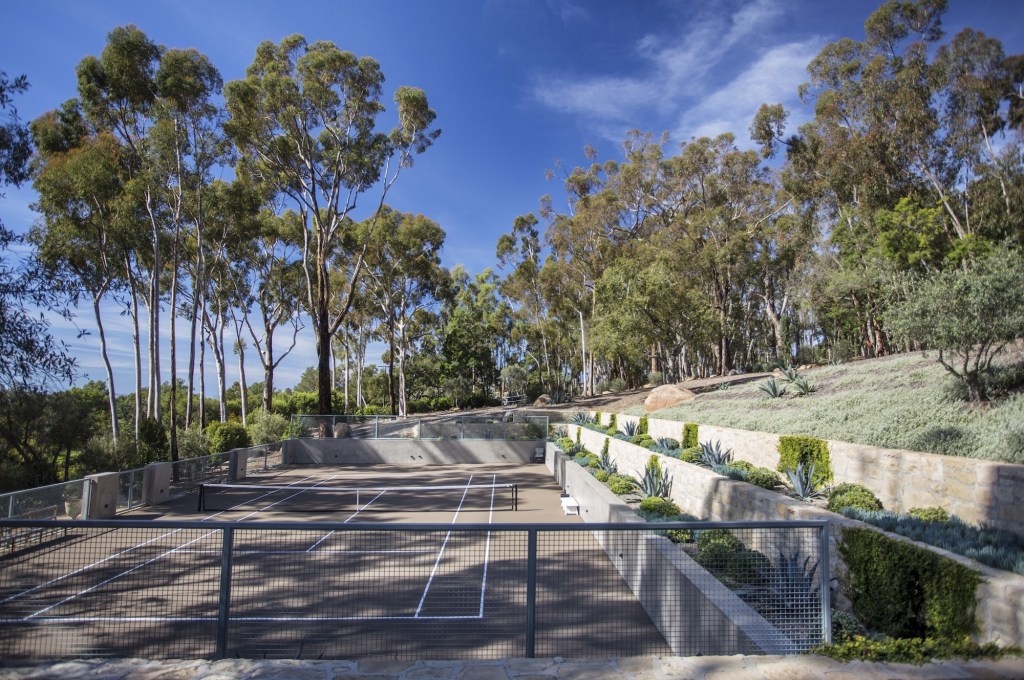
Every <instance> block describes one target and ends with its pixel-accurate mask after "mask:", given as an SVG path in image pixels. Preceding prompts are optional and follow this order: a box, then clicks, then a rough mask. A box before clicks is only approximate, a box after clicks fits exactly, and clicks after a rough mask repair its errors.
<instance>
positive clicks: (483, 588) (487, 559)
mask: <svg viewBox="0 0 1024 680" xmlns="http://www.w3.org/2000/svg"><path fill="white" fill-rule="evenodd" d="M491 483H492V484H497V483H498V475H494V476H493V477H492V478H491ZM494 492H495V488H494V487H493V486H492V487H491V509H490V512H489V513H488V514H487V526H490V525H491V524H493V523H494ZM490 565H491V530H490V529H488V530H487V541H486V543H485V548H484V576H483V580H482V581H481V582H480V618H481V619H482V618H483V617H484V596H485V595H486V594H487V568H488V567H489V566H490Z"/></svg>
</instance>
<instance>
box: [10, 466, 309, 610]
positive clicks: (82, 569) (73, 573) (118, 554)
mask: <svg viewBox="0 0 1024 680" xmlns="http://www.w3.org/2000/svg"><path fill="white" fill-rule="evenodd" d="M313 477H314V475H309V476H307V477H303V478H302V479H298V480H296V481H294V482H292V483H291V484H289V485H288V486H294V485H296V484H300V483H302V482H304V481H306V480H307V479H312V478H313ZM271 493H272V492H270V493H266V494H264V495H262V496H259V497H258V498H257V499H256V500H259V499H260V498H265V497H267V496H269V495H270V494H271ZM234 507H237V506H234ZM231 510H232V508H228V509H227V510H221V511H220V512H217V513H214V514H212V515H210V516H209V517H204V518H203V519H201V520H199V521H200V522H205V521H207V520H211V519H213V518H214V517H217V516H218V515H223V514H224V513H226V512H231ZM247 516H248V515H247ZM181 531H184V529H174V530H173V531H168V532H167V533H164V534H160V535H159V536H154V537H153V538H151V539H149V540H148V541H143V542H142V543H137V544H135V545H133V546H131V547H128V548H125V549H124V550H121V551H118V552H116V553H114V554H113V555H107V556H106V557H104V558H103V559H101V560H96V561H95V562H92V563H91V564H87V565H85V566H84V567H79V568H78V569H75V570H74V571H71V572H68V573H67V574H64V575H63V576H58V577H57V578H54V579H50V580H49V581H47V582H46V583H40V584H39V585H37V586H33V587H32V588H29V589H28V590H23V591H21V592H20V593H15V594H14V595H11V596H9V597H6V598H4V599H3V600H0V604H7V603H8V602H10V601H11V600H16V599H18V598H19V597H21V596H23V595H28V594H29V593H34V592H35V591H37V590H39V589H41V588H46V587H47V586H51V585H53V584H55V583H59V582H61V581H63V580H64V579H68V578H71V577H72V576H77V575H78V574H81V573H82V572H85V571H88V570H90V569H92V568H93V567H98V566H99V565H101V564H104V563H105V562H109V561H110V560H113V559H116V558H118V557H121V556H122V555H127V554H128V553H130V552H131V551H133V550H138V549H139V548H143V547H145V546H147V545H149V544H150V543H154V542H156V541H159V540H161V539H163V538H167V537H168V536H173V535H174V534H176V533H179V532H181ZM207 535H209V534H207ZM179 547H180V546H179Z"/></svg>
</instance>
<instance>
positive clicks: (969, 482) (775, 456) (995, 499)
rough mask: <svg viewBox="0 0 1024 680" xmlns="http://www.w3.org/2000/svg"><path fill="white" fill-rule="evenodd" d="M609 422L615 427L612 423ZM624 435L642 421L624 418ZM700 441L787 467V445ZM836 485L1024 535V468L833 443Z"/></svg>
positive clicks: (660, 429) (705, 428)
mask: <svg viewBox="0 0 1024 680" xmlns="http://www.w3.org/2000/svg"><path fill="white" fill-rule="evenodd" d="M602 419H603V420H604V422H605V423H607V422H608V419H609V415H608V414H603V415H602ZM617 419H618V420H617V422H618V425H619V428H620V429H621V427H622V424H623V423H624V422H627V421H637V420H639V417H638V416H627V415H618V416H617ZM682 431H683V423H681V422H678V421H674V420H659V419H656V418H650V419H648V432H649V433H650V435H651V436H652V437H655V438H657V437H672V438H673V439H680V438H681V437H682ZM698 437H699V439H700V441H702V442H706V441H720V442H722V446H723V447H727V448H731V449H732V450H733V452H734V454H735V457H736V458H737V459H739V460H745V461H749V462H750V463H753V464H754V465H757V466H759V467H766V468H771V469H772V470H774V469H775V467H776V466H777V465H778V464H779V449H778V445H779V437H780V435H777V434H771V433H769V432H752V431H750V430H738V429H735V428H729V427H716V426H714V425H700V426H699V429H698ZM828 448H829V454H830V456H831V458H832V471H833V473H834V475H835V480H836V482H855V483H857V484H863V485H864V486H866V487H868V488H869V489H871V490H872V491H873V492H874V493H875V495H876V496H878V499H879V500H880V501H882V505H883V506H885V508H886V509H887V510H892V511H894V512H908V511H909V510H910V509H911V508H922V507H929V506H938V507H942V508H945V509H946V510H948V511H949V512H950V513H951V514H954V515H956V516H957V517H960V518H961V519H964V520H966V521H968V522H973V523H976V524H985V525H987V526H991V527H996V528H999V529H1006V530H1007V531H1012V532H1014V533H1017V534H1021V535H1024V465H1014V464H1012V463H998V462H994V461H988V460H978V459H975V458H958V457H954V456H942V455H939V454H936V453H923V452H920V451H904V450H901V449H885V448H881V447H877V446H868V445H865V444H851V443H849V442H841V441H833V440H828Z"/></svg>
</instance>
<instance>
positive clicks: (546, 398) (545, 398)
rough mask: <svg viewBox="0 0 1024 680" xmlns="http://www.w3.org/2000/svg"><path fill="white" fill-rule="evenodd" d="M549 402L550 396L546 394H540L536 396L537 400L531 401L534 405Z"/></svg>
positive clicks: (545, 404)
mask: <svg viewBox="0 0 1024 680" xmlns="http://www.w3.org/2000/svg"><path fill="white" fill-rule="evenodd" d="M549 404H551V397H550V395H547V394H542V395H540V396H539V397H537V401H535V402H533V405H534V406H548V405H549Z"/></svg>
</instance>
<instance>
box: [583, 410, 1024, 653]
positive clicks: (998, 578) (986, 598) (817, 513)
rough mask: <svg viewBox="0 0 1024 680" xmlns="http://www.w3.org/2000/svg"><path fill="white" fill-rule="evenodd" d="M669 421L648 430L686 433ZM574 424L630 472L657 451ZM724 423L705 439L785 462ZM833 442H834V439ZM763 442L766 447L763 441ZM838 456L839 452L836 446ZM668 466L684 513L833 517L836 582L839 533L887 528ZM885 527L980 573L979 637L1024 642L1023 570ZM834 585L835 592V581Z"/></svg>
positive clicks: (720, 517) (731, 517)
mask: <svg viewBox="0 0 1024 680" xmlns="http://www.w3.org/2000/svg"><path fill="white" fill-rule="evenodd" d="M619 418H620V419H621V420H619V421H618V422H619V424H620V426H621V423H622V422H623V421H624V420H628V419H629V418H630V416H619ZM666 423H670V421H662V420H657V421H656V420H650V421H649V425H648V427H649V430H648V431H649V433H650V434H651V435H652V436H654V437H660V436H665V437H673V438H675V439H678V438H679V437H680V435H681V430H682V423H676V422H671V426H672V430H671V431H668V430H667V428H666V426H665V424H666ZM663 428H665V429H663ZM567 429H568V431H569V436H570V437H571V438H573V439H575V437H576V431H577V430H579V436H580V441H581V442H582V443H583V445H584V446H586V447H587V449H588V450H590V451H594V452H598V451H601V448H602V446H603V445H604V441H605V440H606V439H608V440H609V445H608V453H609V455H610V456H611V457H612V459H613V460H614V461H615V463H616V464H617V465H618V467H619V470H620V472H622V473H623V474H633V475H637V473H641V474H642V470H643V469H644V466H645V465H646V463H647V460H648V458H650V456H651V455H652V454H651V452H650V451H648V450H647V449H645V448H642V447H639V446H635V445H633V444H630V443H629V442H627V441H623V440H621V439H615V438H610V437H608V436H607V435H605V434H603V433H601V432H595V431H594V430H590V429H587V428H579V427H578V426H575V425H569V426H568V427H567ZM723 430H724V428H707V427H706V426H704V425H702V426H701V427H700V439H701V441H707V440H708V439H711V440H714V439H721V441H722V444H723V446H729V447H732V448H734V449H736V450H737V453H739V454H740V455H739V457H740V458H742V459H744V460H749V461H750V462H751V463H754V464H755V465H761V466H764V467H772V468H774V467H775V465H776V463H777V462H778V453H777V451H776V453H775V459H774V461H772V462H770V463H769V461H768V460H767V459H766V458H765V459H758V458H755V457H752V456H745V455H743V451H745V450H748V447H750V442H749V441H748V440H746V439H743V438H742V437H738V438H736V439H732V440H727V439H726V438H725V437H719V436H716V434H720V433H722V431H723ZM730 432H736V433H740V434H741V435H743V434H746V435H756V434H757V433H749V432H744V431H743V430H732V431H730ZM766 436H769V437H775V441H776V442H777V435H766ZM829 444H830V448H831V442H830V443H829ZM761 447H762V448H763V447H764V444H763V443H762V444H761ZM773 450H774V449H773ZM834 460H835V454H834V453H833V461H834ZM976 462H981V461H976ZM573 465H575V464H573ZM661 466H662V468H663V469H665V470H667V471H668V472H669V473H670V474H671V475H672V479H673V484H672V494H671V497H672V500H673V501H674V502H675V503H676V505H678V506H679V508H680V509H681V510H682V511H683V512H684V513H687V514H689V515H692V516H694V517H698V518H701V519H708V520H713V521H753V520H786V519H794V520H796V519H800V520H821V519H824V520H827V521H828V522H829V523H830V541H831V549H830V559H829V564H830V566H831V574H830V577H831V582H832V584H833V586H835V585H836V584H837V578H838V576H839V575H841V574H843V573H845V570H846V565H845V564H844V563H843V562H842V559H841V558H840V555H839V551H838V541H839V539H840V537H841V535H842V531H843V529H846V528H853V527H859V528H869V529H871V530H874V531H879V532H881V530H879V529H877V528H875V527H871V526H869V525H866V524H864V523H863V522H859V521H857V520H852V519H849V518H847V517H844V516H842V515H838V514H836V513H832V512H829V511H827V510H825V509H823V508H819V507H816V506H814V505H811V504H808V503H804V502H802V501H800V500H797V499H795V498H790V497H788V496H786V495H785V494H783V493H779V492H776V491H770V490H767V489H762V488H760V487H756V486H753V485H752V484H747V483H746V482H741V481H738V480H733V479H729V478H727V477H724V476H722V475H719V474H717V473H714V472H712V471H711V470H708V469H705V468H702V467H700V466H697V465H693V464H690V463H684V462H683V461H681V460H677V459H675V458H670V457H667V456H662V457H661ZM1015 467H1020V466H1015ZM581 472H582V474H585V475H587V476H589V473H588V472H587V471H586V470H583V469H582V468H581ZM836 479H837V480H838V481H856V480H850V479H848V478H846V477H843V476H841V475H840V473H839V471H838V470H837V471H836ZM904 483H905V484H908V485H913V484H916V483H917V481H916V480H914V478H912V477H910V478H907V479H905V480H904ZM609 493H610V492H609ZM883 502H884V500H883ZM936 504H937V503H934V502H933V503H929V505H936ZM881 533H885V535H886V536H889V537H890V538H893V539H894V540H898V541H906V542H908V543H912V544H914V545H917V546H920V547H924V548H926V549H928V550H931V551H933V552H935V553H938V554H940V555H942V556H944V557H948V558H949V559H951V560H954V561H956V562H957V563H959V564H962V565H964V566H967V567H968V568H970V569H972V570H974V571H976V572H978V573H980V574H981V576H982V583H981V584H980V585H979V586H978V589H977V608H976V619H977V623H978V631H979V632H978V634H977V636H976V639H977V640H978V641H979V642H995V643H997V644H1000V645H1012V646H1024V608H1022V607H1021V606H1020V603H1021V602H1024V576H1021V575H1018V574H1015V573H1012V572H1006V571H1001V570H998V569H992V568H990V567H987V566H985V565H983V564H980V563H978V562H975V561H974V560H970V559H968V558H966V557H963V556H960V555H955V554H953V553H950V552H947V551H945V550H942V549H939V548H935V547H933V546H928V545H925V544H923V543H916V542H914V541H910V540H909V539H907V538H904V537H902V536H898V535H895V534H890V533H887V532H881ZM833 593H836V589H835V588H834V589H833ZM833 602H834V603H835V605H836V606H839V607H840V608H845V605H846V604H848V603H845V602H844V600H843V598H841V597H835V596H834V597H833Z"/></svg>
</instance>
